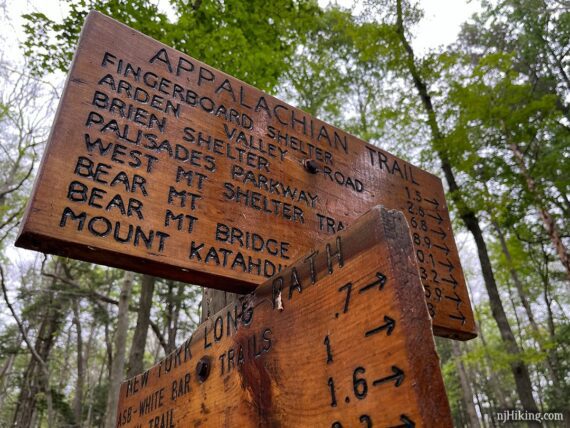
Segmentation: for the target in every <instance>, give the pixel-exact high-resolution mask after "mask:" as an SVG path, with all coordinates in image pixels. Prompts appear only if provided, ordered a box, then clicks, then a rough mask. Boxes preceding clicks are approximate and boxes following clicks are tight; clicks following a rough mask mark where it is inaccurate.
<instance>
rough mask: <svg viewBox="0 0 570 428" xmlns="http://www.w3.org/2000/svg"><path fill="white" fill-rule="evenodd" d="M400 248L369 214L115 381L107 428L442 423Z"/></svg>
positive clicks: (424, 330)
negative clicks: (113, 424) (114, 416)
mask: <svg viewBox="0 0 570 428" xmlns="http://www.w3.org/2000/svg"><path fill="white" fill-rule="evenodd" d="M411 250H412V244H411V240H410V236H409V234H408V228H407V225H406V221H405V219H404V217H403V215H402V213H401V212H397V211H387V210H385V209H383V208H380V207H377V208H374V209H373V210H371V211H370V212H369V213H367V214H366V215H365V216H363V218H362V219H360V220H359V221H357V222H356V223H354V225H353V226H352V227H351V228H350V229H349V230H347V231H344V232H341V233H340V234H339V236H338V237H337V238H332V239H330V240H329V241H328V242H327V243H326V244H325V245H321V246H319V247H317V248H316V250H314V251H311V252H309V253H307V254H306V255H305V256H304V257H303V258H301V259H299V260H298V261H297V262H296V263H295V264H293V266H291V267H289V268H288V269H286V270H285V271H283V272H281V274H280V275H279V276H277V277H275V278H273V279H271V280H268V281H267V282H266V283H265V284H263V285H262V286H260V287H259V288H258V289H257V290H256V291H255V292H254V293H253V294H252V295H248V296H246V297H243V298H242V299H241V302H239V303H236V304H235V305H229V306H227V307H226V308H225V309H224V310H222V311H220V312H219V313H217V314H214V315H213V316H212V317H211V318H210V320H208V321H207V322H206V323H205V324H203V325H202V326H201V327H200V328H199V329H198V330H197V331H196V332H195V334H194V335H193V336H192V337H191V338H190V339H189V340H188V341H187V342H186V343H185V344H184V345H183V346H181V347H180V348H178V350H177V351H176V352H174V353H173V354H171V355H169V356H168V357H166V358H165V359H164V360H162V361H161V362H160V363H158V364H157V365H156V366H154V367H152V368H151V369H150V370H148V371H147V372H145V373H144V374H142V375H140V376H136V377H134V378H132V379H130V380H128V381H126V382H124V383H123V384H122V386H121V393H120V404H119V413H118V421H117V427H135V426H141V427H151V428H153V427H163V426H164V427H177V428H179V427H193V426H205V427H250V426H251V427H253V426H263V427H305V426H306V427H357V426H358V427H361V426H362V427H367V426H374V427H383V428H386V427H396V426H400V427H403V426H414V425H413V424H415V426H418V427H438V428H445V427H451V426H452V423H451V418H450V410H449V405H448V402H447V397H446V394H445V391H444V386H443V381H442V377H441V373H440V369H439V359H438V356H437V354H436V352H435V349H434V341H433V336H432V335H431V326H430V318H429V315H428V311H427V308H426V305H425V300H424V297H423V289H422V287H421V282H420V280H419V277H418V273H417V264H416V261H415V260H414V259H413V257H410V252H411ZM234 320H235V324H234ZM228 321H229V322H228ZM204 362H207V364H208V366H207V367H205V366H204Z"/></svg>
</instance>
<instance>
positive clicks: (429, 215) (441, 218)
mask: <svg viewBox="0 0 570 428" xmlns="http://www.w3.org/2000/svg"><path fill="white" fill-rule="evenodd" d="M436 214H437V217H436V216H434V215H431V214H428V217H431V218H433V219H435V220H436V221H437V224H441V222H442V221H443V217H442V216H441V215H440V214H439V212H437V211H436Z"/></svg>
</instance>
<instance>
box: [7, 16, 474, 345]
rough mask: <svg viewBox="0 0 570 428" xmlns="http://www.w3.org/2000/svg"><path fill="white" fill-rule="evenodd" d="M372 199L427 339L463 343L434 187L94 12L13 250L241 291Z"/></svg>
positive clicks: (465, 312)
mask: <svg viewBox="0 0 570 428" xmlns="http://www.w3.org/2000/svg"><path fill="white" fill-rule="evenodd" d="M377 204H382V205H384V206H386V207H388V208H391V209H399V210H402V211H403V212H404V213H405V215H406V219H407V221H408V223H409V225H410V230H411V234H412V239H413V243H414V249H413V253H414V254H415V255H416V258H417V259H418V265H419V269H420V275H421V278H422V281H423V284H424V286H425V292H426V293H425V294H426V299H427V303H428V308H429V311H430V314H431V315H432V317H433V324H434V331H435V333H436V334H439V335H444V336H452V337H458V338H461V339H468V338H471V337H474V336H475V334H476V333H475V324H474V321H473V314H472V310H471V305H470V301H469V295H468V292H467V288H466V286H465V280H464V277H463V272H462V269H461V265H460V262H459V257H458V253H457V248H456V245H455V242H454V239H453V233H452V230H451V223H450V219H449V214H448V209H447V205H446V202H445V197H444V191H443V187H442V184H441V180H440V179H439V178H438V177H436V176H434V175H432V174H430V173H428V172H426V171H423V170H421V169H419V168H417V167H414V166H413V165H410V164H409V163H407V162H405V161H403V160H401V159H398V158H396V157H394V156H392V155H390V154H389V153H387V152H385V151H383V150H382V149H381V148H379V147H375V146H372V145H370V144H367V143H365V142H364V141H362V140H359V139H358V138H356V137H354V136H352V135H348V134H347V133H345V132H343V131H342V130H340V129H338V128H335V127H333V126H330V125H328V124H325V123H324V122H322V121H320V120H318V119H316V118H313V117H312V116H310V115H308V114H307V113H304V112H302V111H300V110H298V109H296V108H294V107H292V106H290V105H288V104H286V103H284V102H283V101H280V100H278V99H276V98H274V97H272V96H270V95H267V94H265V93H263V92H261V91H259V90H257V89H255V88H253V87H251V86H249V85H247V84H245V83H243V82H241V81H239V80H237V79H235V78H233V77H231V76H228V75H226V74H224V73H222V72H220V71H218V70H215V69H213V68H212V67H209V66H207V65H206V64H203V63H201V62H199V61H197V60H195V59H193V58H191V57H189V56H186V55H184V54H182V53H180V52H177V51H176V50H174V49H171V48H168V47H167V46H165V45H163V44H161V43H159V42H157V41H155V40H153V39H151V38H149V37H147V36H145V35H143V34H141V33H138V32H136V31H134V30H132V29H131V28H129V27H127V26H125V25H122V24H120V23H118V22H117V21H114V20H112V19H111V18H108V17H106V16H104V15H102V14H100V13H97V12H92V13H90V15H89V16H88V18H87V20H86V23H85V26H84V28H83V32H82V34H81V37H80V41H79V45H78V47H77V51H76V54H75V58H74V61H73V64H72V67H71V70H70V73H69V76H68V80H67V84H66V87H65V90H64V93H63V96H62V99H61V103H60V106H59V109H58V112H57V115H56V119H55V123H54V125H53V128H52V132H51V135H50V138H49V142H48V146H47V149H46V152H45V155H44V158H43V161H42V164H41V167H40V171H39V174H38V177H37V179H36V185H35V189H34V192H33V195H32V198H31V202H30V204H29V206H28V209H27V213H26V216H25V219H24V221H23V225H22V228H21V231H20V236H19V238H18V241H17V244H18V245H19V246H22V247H25V248H30V249H35V250H39V251H44V252H49V253H54V254H59V255H63V256H68V257H73V258H77V259H82V260H87V261H92V262H95V263H101V264H106V265H110V266H115V267H119V268H124V269H130V270H134V271H137V272H143V273H149V274H152V275H156V276H161V277H165V278H171V279H176V280H182V281H186V282H190V283H194V284H200V285H204V286H208V287H213V288H218V289H224V290H226V291H232V292H239V293H245V292H249V291H251V290H253V289H254V288H255V286H257V285H259V284H261V283H262V282H263V281H264V280H265V279H266V278H268V277H270V276H272V275H273V274H275V273H277V272H278V271H279V270H280V269H283V268H284V267H286V266H288V265H290V264H291V263H292V262H293V261H294V260H295V259H296V258H297V257H299V256H300V255H301V254H303V253H304V252H306V251H307V250H308V249H309V248H311V247H312V246H314V245H316V244H317V243H319V242H322V241H323V240H324V239H326V238H327V237H329V236H331V235H333V234H335V233H337V232H338V231H340V230H343V229H344V228H346V227H347V226H349V225H350V224H351V223H353V222H354V221H355V220H356V219H357V218H358V217H359V216H361V215H362V214H364V213H365V212H366V211H368V210H369V209H370V208H371V207H373V206H375V205H377Z"/></svg>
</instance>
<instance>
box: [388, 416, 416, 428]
mask: <svg viewBox="0 0 570 428" xmlns="http://www.w3.org/2000/svg"><path fill="white" fill-rule="evenodd" d="M400 420H401V421H402V422H403V424H402V425H394V426H392V427H390V428H414V427H415V426H416V423H415V422H414V421H412V420H411V419H410V418H408V417H407V416H406V415H400Z"/></svg>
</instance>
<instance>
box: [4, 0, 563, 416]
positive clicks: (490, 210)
mask: <svg viewBox="0 0 570 428" xmlns="http://www.w3.org/2000/svg"><path fill="white" fill-rule="evenodd" d="M61 3H62V4H63V5H65V6H66V8H65V10H67V15H66V16H65V17H64V18H63V20H61V21H57V22H56V21H53V20H51V19H50V18H48V17H47V16H46V15H44V14H42V13H38V12H32V13H29V14H27V15H26V16H25V19H24V22H25V25H24V27H23V30H24V32H25V40H24V41H23V43H22V45H21V49H22V52H23V53H24V57H25V61H22V62H19V63H11V62H9V61H8V60H7V59H5V55H2V56H0V96H1V98H0V129H1V132H0V149H1V152H0V166H1V168H0V250H1V254H0V262H1V265H2V273H3V275H2V285H3V299H2V304H1V307H2V310H1V311H0V421H1V423H2V425H5V426H11V425H12V424H15V423H17V426H48V424H51V426H84V427H91V426H104V425H105V417H106V416H107V415H108V414H109V409H110V408H113V405H114V403H113V399H112V398H111V399H110V400H109V399H108V397H109V393H108V392H109V388H110V386H111V384H112V382H111V380H110V379H115V380H116V379H117V376H116V375H114V374H115V373H120V377H121V379H122V378H124V377H125V376H127V375H128V376H132V375H134V374H136V373H138V372H140V371H141V370H142V368H143V367H148V366H150V365H151V364H153V363H154V362H155V361H157V360H158V359H160V358H161V357H163V356H164V355H165V354H167V353H169V352H171V351H172V350H173V349H174V348H175V346H176V345H179V344H180V343H181V342H182V340H184V339H185V338H187V337H188V336H189V335H190V334H191V332H192V331H193V329H194V328H195V327H196V325H197V324H198V322H199V320H200V305H199V302H200V298H201V291H200V289H199V288H197V287H194V286H191V285H188V284H182V283H178V282H173V281H167V280H162V279H158V278H153V277H150V276H144V275H133V274H129V273H125V272H122V271H118V270H115V269H110V268H106V267H102V266H95V265H90V264H86V263H81V262H77V261H73V260H67V259H61V258H57V257H51V256H49V257H43V256H41V255H34V254H31V253H23V252H17V251H16V250H14V248H13V240H14V236H15V231H16V229H17V226H18V223H19V220H20V218H21V215H22V212H23V208H24V206H25V203H26V198H27V196H28V195H29V194H30V190H31V186H32V182H33V177H34V174H35V171H36V166H37V162H38V159H39V156H40V155H41V153H42V151H43V147H44V144H45V141H46V138H47V133H48V132H49V126H50V125H51V120H52V117H53V114H54V108H55V106H56V105H57V100H58V94H59V86H58V85H55V86H54V85H52V84H50V83H48V82H50V81H53V79H52V78H51V77H50V76H53V75H54V74H53V73H58V72H59V73H60V75H61V72H65V71H66V70H67V67H68V66H69V63H70V60H71V57H72V54H73V50H74V46H75V43H76V42H77V38H78V35H79V31H80V28H81V25H82V23H83V19H84V18H85V16H86V14H87V12H88V11H89V10H90V9H92V8H94V9H98V10H100V11H102V12H104V13H106V14H108V15H110V16H113V17H114V18H116V19H118V20H120V21H122V22H124V23H126V24H127V25H130V26H132V27H134V28H136V29H138V30H140V31H142V32H144V33H145V34H148V35H149V36H151V37H153V38H155V39H158V40H160V41H162V42H164V43H166V44H168V45H170V46H172V47H174V48H176V49H179V50H181V51H183V52H185V53H187V54H189V55H192V56H194V57H195V58H198V59H200V60H202V61H204V62H206V63H208V64H210V65H212V66H214V67H216V68H219V69H221V70H223V71H225V72H227V73H229V74H232V75H234V76H236V77H238V78H240V79H242V80H244V81H246V82H248V83H250V84H252V85H254V86H256V87H258V88H260V89H262V90H265V91H269V92H271V93H274V94H278V95H279V96H281V97H284V98H285V99H286V100H288V101H290V102H291V103H292V104H294V105H297V106H299V107H300V108H302V109H304V110H306V111H308V112H309V113H311V114H314V115H316V116H317V117H319V118H322V119H324V120H326V121H328V122H331V123H333V124H335V125H337V126H340V127H342V128H343V129H346V130H347V131H349V132H351V133H353V134H354V135H356V136H359V137H361V138H363V139H365V140H367V141H369V142H371V143H372V144H376V145H378V146H380V147H382V148H383V149H385V150H387V151H389V152H391V153H394V154H397V155H398V156H400V157H403V158H405V159H406V160H408V161H410V162H412V163H414V164H416V165H418V166H421V167H422V168H424V169H427V170H430V171H431V172H433V173H435V174H437V175H439V176H441V177H443V178H444V179H445V180H444V182H445V184H446V189H447V191H448V194H447V199H448V201H449V205H450V208H451V209H452V216H453V219H454V228H455V234H456V237H457V239H458V243H459V246H460V254H461V257H462V260H463V264H464V268H465V272H466V275H467V280H468V282H469V285H470V288H471V293H472V300H473V304H474V308H475V313H476V317H477V322H478V327H479V337H478V338H477V339H475V340H472V341H470V342H466V343H457V342H452V341H449V340H446V339H438V340H437V344H438V348H439V351H440V356H441V359H442V368H443V373H444V377H445V381H446V386H447V391H448V395H449V398H450V404H451V406H452V410H453V417H454V421H455V424H456V426H465V427H468V426H473V427H477V426H481V427H487V426H498V422H497V420H496V413H497V412H498V411H500V410H502V409H507V408H525V409H529V410H533V409H538V410H540V411H564V412H566V420H570V413H568V412H569V406H570V404H569V403H570V322H569V319H568V316H569V312H570V261H569V260H570V258H569V257H570V255H569V246H570V225H569V224H568V223H569V222H568V219H569V218H570V59H569V58H570V57H569V52H570V6H569V5H568V3H567V2H565V1H559V0H549V1H545V0H502V1H487V0H482V1H481V5H480V12H479V13H478V14H477V15H475V16H473V17H472V18H470V19H469V20H468V21H467V22H466V23H464V24H463V26H462V28H461V31H460V33H459V34H458V37H457V39H456V41H455V42H454V43H452V44H450V45H449V46H445V47H440V48H437V49H432V50H429V51H428V52H426V53H421V54H420V53H418V52H414V50H413V48H412V46H413V44H412V40H413V35H414V31H415V29H416V28H417V25H418V23H420V22H421V20H422V19H423V14H422V9H421V6H422V3H421V1H420V2H412V1H408V0H367V1H364V2H362V4H360V3H359V4H358V7H356V8H355V9H354V10H348V9H343V8H341V7H339V6H335V5H333V6H330V5H329V6H324V5H323V4H320V3H319V4H317V3H316V2H315V1H312V0H276V1H272V2H266V1H263V0H225V1H221V0H193V1H190V2H189V1H187V0H170V1H169V2H168V6H167V8H168V11H169V13H166V12H165V11H164V8H159V7H158V6H157V2H155V1H150V0H131V1H124V0H62V1H61ZM0 6H3V9H2V10H3V12H2V13H1V15H2V16H3V19H4V20H7V19H8V16H7V12H6V10H7V9H9V4H8V5H5V4H3V3H2V2H0ZM8 304H10V306H11V308H10V307H9V306H8ZM5 309H6V310H5ZM18 323H19V324H20V328H19V327H18ZM107 426H109V425H107Z"/></svg>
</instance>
